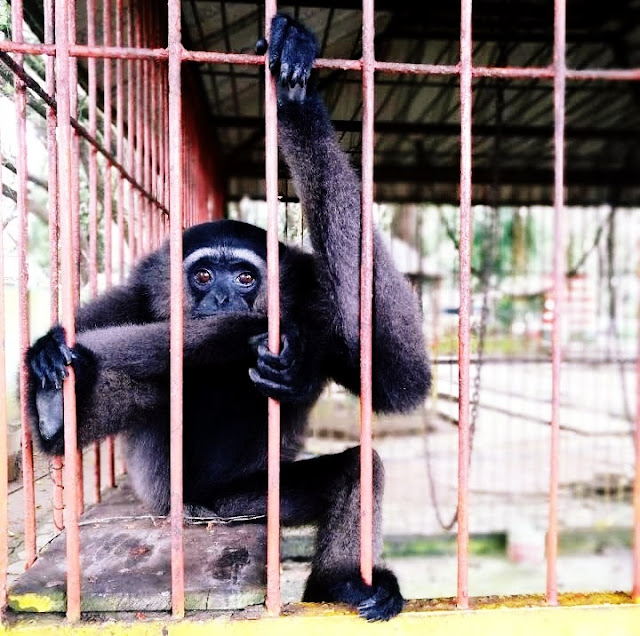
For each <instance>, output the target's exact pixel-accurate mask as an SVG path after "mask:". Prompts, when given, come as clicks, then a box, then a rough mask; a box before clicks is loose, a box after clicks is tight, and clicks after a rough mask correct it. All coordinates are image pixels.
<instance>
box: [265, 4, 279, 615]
mask: <svg viewBox="0 0 640 636" xmlns="http://www.w3.org/2000/svg"><path fill="white" fill-rule="evenodd" d="M276 11H277V2H276V0H267V1H266V2H265V7H264V19H265V25H266V36H267V40H268V39H269V35H270V28H271V19H272V18H273V16H274V15H275V13H276ZM265 84H266V89H265V102H264V113H265V135H266V136H265V151H266V165H265V179H266V183H265V187H266V195H267V316H268V319H269V326H268V334H269V335H268V340H269V349H271V351H274V352H278V351H279V350H280V269H279V268H280V266H279V262H278V112H277V101H276V85H275V81H274V79H273V77H272V76H271V72H270V71H269V66H268V64H265ZM268 419H269V439H268V459H267V474H268V477H267V489H268V490H267V599H266V607H267V612H268V613H269V614H270V615H272V616H277V615H278V614H280V606H281V600H280V403H279V402H277V401H276V400H272V399H269V415H268Z"/></svg>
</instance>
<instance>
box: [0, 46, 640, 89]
mask: <svg viewBox="0 0 640 636" xmlns="http://www.w3.org/2000/svg"><path fill="white" fill-rule="evenodd" d="M0 51H7V52H11V53H23V54H29V55H52V56H53V55H55V46H53V45H51V44H38V43H23V42H15V41H10V40H8V41H3V42H0ZM69 52H70V55H72V56H73V57H83V58H91V57H94V58H99V59H121V60H167V58H168V53H167V49H165V48H140V49H138V48H133V47H118V46H115V47H114V46H111V47H105V46H93V47H91V46H86V45H82V44H74V45H72V46H71V47H70V48H69ZM182 59H183V61H185V62H199V63H208V64H236V65H245V66H259V65H261V64H263V63H264V58H263V56H261V55H247V54H244V53H222V52H216V51H191V50H190V51H184V52H183V55H182ZM315 67H316V68H324V69H334V70H344V71H360V70H361V69H362V64H361V61H360V60H352V59H342V58H332V59H326V58H319V59H317V60H316V62H315ZM374 70H375V71H382V72H385V73H391V74H394V73H402V74H407V75H458V74H459V73H460V66H459V65H452V64H449V65H447V64H413V63H403V62H381V61H376V63H375V67H374ZM472 76H473V77H501V78H509V79H534V78H539V79H553V66H541V67H533V66H532V67H526V66H525V67H519V66H508V67H493V66H476V67H474V68H473V70H472ZM565 79H566V80H571V81H585V80H587V81H597V80H608V81H618V82H629V81H635V80H638V79H640V69H637V68H633V69H567V71H566V76H565Z"/></svg>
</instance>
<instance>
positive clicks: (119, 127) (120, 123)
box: [109, 0, 125, 486]
mask: <svg viewBox="0 0 640 636" xmlns="http://www.w3.org/2000/svg"><path fill="white" fill-rule="evenodd" d="M123 12H124V7H123V0H116V46H118V47H119V46H122V16H123ZM116 138H117V146H116V157H117V158H118V163H119V164H120V165H124V164H123V162H124V69H123V61H122V60H121V59H119V60H117V61H116ZM116 196H117V199H118V208H117V227H118V275H119V281H120V283H123V282H124V279H125V275H124V181H123V179H122V175H118V184H117V191H116ZM109 461H110V462H111V463H114V461H115V460H114V459H113V458H111V457H109ZM114 473H115V468H114ZM111 485H112V486H114V485H115V483H114V484H111Z"/></svg>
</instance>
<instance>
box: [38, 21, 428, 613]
mask: <svg viewBox="0 0 640 636" xmlns="http://www.w3.org/2000/svg"><path fill="white" fill-rule="evenodd" d="M316 53H317V44H316V41H315V38H314V36H313V34H311V33H310V32H309V31H308V30H307V29H306V28H305V27H304V26H302V25H301V24H300V23H298V22H296V21H295V20H292V19H291V18H289V17H287V16H283V15H278V16H276V18H275V19H274V21H273V24H272V30H271V46H270V48H269V64H270V67H271V69H272V70H273V72H274V73H275V74H276V76H277V78H278V83H279V89H278V102H279V120H280V135H279V136H280V144H281V150H282V151H283V153H284V156H285V158H286V161H287V163H288V165H289V168H290V170H291V175H292V177H293V180H294V182H295V186H296V190H297V192H298V194H299V196H300V199H301V201H302V204H303V208H304V213H305V217H306V222H307V226H308V228H309V231H310V234H311V240H312V245H313V253H312V254H307V253H304V252H302V251H301V250H299V249H297V248H295V247H290V246H285V245H281V246H280V263H281V265H280V282H281V304H282V308H281V310H282V323H281V331H282V334H283V336H282V345H283V346H282V350H281V352H280V354H279V355H276V354H272V353H270V352H269V351H268V349H267V347H266V336H265V333H266V326H267V322H266V292H265V280H264V274H265V272H264V267H263V264H262V261H263V259H264V258H265V257H266V247H265V233H264V232H263V231H262V230H260V229H258V228H255V227H253V226H249V225H246V224H243V223H238V222H234V221H219V222H216V223H207V224H203V225H199V226H196V227H193V228H190V229H188V230H186V231H185V233H184V240H183V248H184V257H185V303H184V305H185V330H184V500H185V504H186V505H187V506H188V509H189V510H192V511H194V510H195V511H199V512H200V513H201V514H206V513H209V514H210V513H214V514H218V515H220V516H223V517H227V516H235V515H254V514H256V515H262V514H264V513H265V508H266V470H265V469H266V453H267V450H266V449H267V396H269V397H274V398H276V399H279V400H281V420H282V424H281V426H282V461H283V464H282V478H281V479H282V483H281V497H282V519H283V523H285V524H289V525H298V524H302V523H308V522H312V521H315V522H317V523H318V526H319V530H318V539H317V552H316V555H315V557H314V559H313V564H312V573H311V576H310V578H309V581H308V584H307V589H306V593H305V599H306V600H314V601H318V600H324V601H338V602H345V603H348V604H350V605H352V606H354V607H356V608H357V609H358V611H359V612H360V614H361V615H362V616H364V617H365V618H367V619H369V620H386V619H388V618H390V617H392V616H394V615H395V614H397V613H398V612H399V611H400V610H401V608H402V605H403V600H402V596H401V594H400V590H399V588H398V583H397V580H396V578H395V576H394V575H393V573H391V572H390V571H389V570H386V569H384V568H382V567H381V566H379V565H376V567H375V569H374V576H373V585H372V586H368V585H366V584H365V583H364V582H363V580H362V578H361V575H360V570H359V563H358V561H359V531H358V525H359V485H358V482H359V460H358V449H352V450H349V451H346V452H344V453H340V454H337V455H328V456H323V457H319V458H315V459H309V460H302V461H294V460H295V459H296V457H297V455H298V452H299V451H300V449H301V447H302V443H303V434H304V429H305V425H306V421H307V416H308V414H309V411H310V409H311V407H312V406H313V404H314V403H315V401H316V400H317V398H318V396H319V395H320V393H321V391H322V388H323V387H324V386H325V385H326V383H327V382H328V381H329V380H335V381H337V382H339V383H340V384H342V385H343V386H345V387H346V388H347V389H349V390H350V391H352V392H354V393H357V392H358V391H359V387H360V367H359V325H360V321H359V300H358V298H359V285H360V277H359V254H360V188H359V181H358V178H357V176H356V174H355V172H354V170H353V169H352V168H351V166H350V165H349V162H348V160H347V158H346V157H345V155H344V153H343V152H342V151H341V150H340V148H339V145H338V144H337V142H336V141H335V139H334V132H333V128H332V126H331V123H330V120H329V117H328V115H327V113H326V110H325V108H324V105H323V103H322V100H321V99H320V97H319V95H318V94H317V93H316V92H315V90H314V89H313V88H312V85H311V83H310V81H309V80H310V73H311V66H312V64H313V60H314V58H315V55H316ZM202 248H208V249H209V250H213V251H212V252H211V253H207V252H203V253H202V254H203V256H202V257H201V258H198V259H196V256H197V255H198V254H200V253H201V252H199V251H198V250H202ZM215 250H218V251H215ZM194 254H196V256H194ZM221 254H222V255H221ZM239 255H240V256H242V255H245V256H246V257H247V259H248V260H247V262H244V261H242V259H241V258H239ZM194 259H196V260H195V261H194ZM245 260H246V259H245ZM239 261H242V262H239ZM374 284H375V298H374V317H375V320H374V322H375V325H374V333H373V336H374V341H373V351H374V353H373V355H374V366H373V389H374V390H373V402H374V408H375V409H376V411H394V412H406V411H409V410H410V409H412V408H414V407H415V406H417V405H418V404H420V403H421V401H422V400H424V398H425V396H426V394H427V391H428V387H429V381H430V378H429V369H428V362H427V358H426V353H425V345H424V342H423V337H422V331H421V320H420V316H419V311H418V306H417V301H416V298H415V297H414V294H413V292H412V291H411V289H410V287H409V285H408V284H407V282H406V281H405V280H404V278H403V277H402V275H401V274H400V273H399V272H398V271H397V270H396V269H395V268H394V266H393V264H392V262H391V259H390V257H389V255H388V253H387V252H386V250H385V248H384V246H383V245H382V242H381V241H380V239H379V237H378V236H376V240H375V271H374ZM169 298H170V294H169V252H168V246H167V245H165V246H163V247H162V248H161V249H159V250H157V251H156V252H154V253H152V254H151V255H149V256H147V257H146V258H145V259H144V260H142V262H140V263H139V264H138V266H137V267H136V268H135V270H134V271H133V272H132V275H131V277H130V281H129V282H128V283H127V284H126V285H124V286H121V287H118V288H115V289H113V290H111V291H109V292H107V293H105V294H104V295H102V296H101V297H99V298H98V299H96V300H94V301H92V302H90V303H89V304H87V305H86V306H84V307H83V308H81V309H80V310H79V312H78V315H77V332H78V336H77V340H78V341H77V344H76V345H75V346H74V347H73V350H70V349H69V348H68V347H67V345H66V343H65V340H64V333H63V332H62V330H61V329H60V328H59V327H55V328H53V329H52V330H51V331H50V332H49V333H48V334H47V335H46V336H44V337H43V338H41V339H40V340H38V341H37V342H36V343H35V344H34V345H33V347H32V348H31V349H30V350H29V352H28V354H27V363H28V365H29V369H30V374H31V376H30V377H31V383H30V412H31V420H32V425H33V430H34V432H35V435H36V437H37V439H38V440H39V442H40V445H41V447H42V448H43V449H44V450H45V451H47V452H51V453H60V452H62V450H63V426H62V411H61V406H60V404H61V401H60V399H59V396H60V393H61V392H60V386H61V383H62V381H63V379H64V377H65V376H66V372H67V370H66V365H68V364H69V363H71V364H72V365H73V367H74V370H75V375H76V393H77V407H78V438H79V443H80V445H82V446H84V445H86V444H88V443H89V442H91V441H92V440H96V439H100V438H103V437H104V436H106V435H109V434H114V433H119V432H122V431H125V432H126V434H127V442H128V444H127V446H128V451H127V452H128V456H127V462H128V464H127V465H128V469H129V475H130V479H131V481H132V484H133V487H134V489H135V490H136V492H137V494H138V495H139V496H140V498H141V499H143V500H145V501H146V502H147V503H149V504H151V505H152V506H153V507H154V508H155V509H156V510H157V511H158V512H161V513H166V512H167V511H168V507H169V441H168V438H169V432H168V431H169V428H168V411H169V406H168V403H169V391H168V383H169V347H168V342H169V322H168V321H169ZM383 482H384V476H383V468H382V463H381V462H380V459H379V457H378V456H377V455H376V456H375V460H374V494H375V510H374V516H375V519H374V524H375V552H376V562H377V561H378V560H379V556H380V550H381V543H382V541H381V535H380V527H381V524H380V509H381V500H382V491H383Z"/></svg>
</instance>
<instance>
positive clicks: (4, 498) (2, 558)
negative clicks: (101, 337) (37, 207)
mask: <svg viewBox="0 0 640 636" xmlns="http://www.w3.org/2000/svg"><path fill="white" fill-rule="evenodd" d="M2 173H3V168H2V145H1V143H0V192H2V184H3V180H2V176H3V174H2ZM0 228H4V223H3V218H2V207H1V206H0ZM3 235H4V231H3V232H2V233H0V282H1V283H2V284H0V619H1V618H3V617H4V612H5V609H6V607H7V569H8V567H9V505H8V504H9V448H8V443H7V435H8V432H9V421H8V419H7V397H6V396H7V393H6V388H7V376H6V366H5V365H6V347H5V334H6V325H5V320H4V315H5V314H4V246H3V242H4V236H3Z"/></svg>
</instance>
